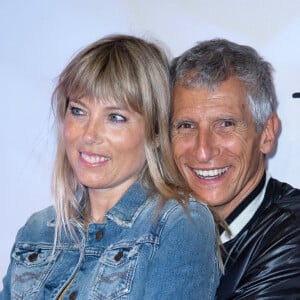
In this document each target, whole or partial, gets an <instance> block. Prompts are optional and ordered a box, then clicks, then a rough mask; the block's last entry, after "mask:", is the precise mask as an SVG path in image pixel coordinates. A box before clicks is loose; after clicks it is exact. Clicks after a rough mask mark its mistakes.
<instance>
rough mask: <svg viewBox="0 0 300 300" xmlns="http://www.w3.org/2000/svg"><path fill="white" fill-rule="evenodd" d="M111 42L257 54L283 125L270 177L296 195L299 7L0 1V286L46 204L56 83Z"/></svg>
mask: <svg viewBox="0 0 300 300" xmlns="http://www.w3.org/2000/svg"><path fill="white" fill-rule="evenodd" d="M110 33H129V34H134V35H138V36H140V37H146V38H151V39H157V40H160V41H162V42H163V43H164V44H165V45H166V46H167V47H168V49H169V51H170V55H171V56H174V55H178V54H180V53H181V52H182V51H184V50H185V49H187V48H189V47H191V46H192V45H194V43H195V42H196V41H198V40H203V39H209V38H215V37H224V38H228V39H231V40H233V41H236V42H239V43H245V44H249V45H251V46H253V47H255V48H256V49H257V50H258V51H259V52H260V54H262V55H263V56H264V57H265V58H266V59H267V60H269V61H270V62H271V63H272V64H273V66H274V68H275V70H276V73H275V82H276V86H277V93H278V98H279V103H280V104H279V115H280V117H281V120H282V123H283V128H282V132H281V135H280V138H279V142H278V149H277V152H276V153H275V155H274V157H273V158H272V159H270V160H269V170H270V171H271V173H272V175H273V176H275V177H277V178H278V179H280V180H283V181H287V182H289V183H291V184H293V185H294V186H297V187H300V176H298V171H299V169H300V158H299V156H298V154H299V153H300V139H299V137H300V134H299V127H300V126H299V119H300V99H298V100H297V99H293V98H292V93H293V92H300V0H292V1H282V0H264V1H261V0H251V1H250V0H249V1H247V0H244V1H243V0H235V1H234V0H226V1H225V0H207V1H205V0H202V1H201V0H169V1H162V0H149V1H146V0H144V1H142V0H140V1H139V0H110V1H101V0H73V1H71V0H69V1H67V0H43V1H40V0H36V1H35V0H27V1H17V0H10V1H4V0H2V1H1V2H0V97H1V100H0V101H1V102H0V103H1V106H0V112H1V114H0V138H1V146H0V154H1V155H0V166H1V169H0V184H1V198H0V199H1V200H0V201H1V210H0V280H1V278H2V277H3V276H4V274H5V272H6V269H7V265H8V263H9V253H10V249H11V246H12V244H13V241H14V238H15V235H16V232H17V230H18V228H19V227H20V226H22V225H23V224H24V222H25V221H26V219H27V218H28V217H29V215H30V214H31V213H33V212H34V211H37V210H39V209H41V208H43V207H45V206H48V205H50V204H51V197H50V181H51V171H52V160H53V156H54V152H55V150H54V149H55V141H54V138H53V129H52V115H51V108H50V97H51V93H52V90H53V87H54V83H55V78H56V76H57V75H58V74H59V72H60V71H61V70H62V69H63V67H64V66H65V65H66V63H67V62H68V61H69V59H70V58H71V56H72V55H73V54H74V53H75V52H77V51H78V50H79V49H80V48H82V47H85V46H87V45H88V44H89V43H91V42H93V41H94V40H96V39H98V38H100V37H102V36H103V35H107V34H110ZM0 286H1V283H0Z"/></svg>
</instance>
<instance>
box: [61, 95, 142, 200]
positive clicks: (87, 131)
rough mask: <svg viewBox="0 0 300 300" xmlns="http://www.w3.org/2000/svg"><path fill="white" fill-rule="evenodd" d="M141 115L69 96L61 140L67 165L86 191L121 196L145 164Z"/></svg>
mask: <svg viewBox="0 0 300 300" xmlns="http://www.w3.org/2000/svg"><path fill="white" fill-rule="evenodd" d="M144 132H145V122H144V118H143V116H141V115H140V114H139V113H137V112H135V111H132V110H131V109H129V108H128V107H125V106H124V107H121V106H119V105H117V104H112V103H108V102H102V101H94V100H90V99H89V98H85V97H83V98H80V99H70V101H69V104H68V108H67V112H66V115H65V120H64V140H65V146H66V153H67V157H68V160H69V162H70V165H71V167H72V169H73V171H74V173H75V175H76V176H77V179H78V180H79V182H80V183H81V184H83V185H84V186H86V187H87V188H88V189H89V193H90V195H91V192H92V193H93V192H95V191H99V192H105V191H109V192H110V193H113V194H114V195H115V196H116V197H120V196H121V195H122V194H123V193H124V192H125V191H126V190H127V189H128V188H129V186H130V185H132V184H133V183H134V182H135V181H136V180H137V179H138V177H139V175H140V172H141V170H142V168H143V166H144V164H145V161H146V158H145V150H144V141H145V137H144V135H145V134H144Z"/></svg>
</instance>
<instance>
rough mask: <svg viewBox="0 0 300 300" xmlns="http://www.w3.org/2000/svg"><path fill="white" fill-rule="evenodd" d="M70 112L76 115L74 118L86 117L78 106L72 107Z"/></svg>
mask: <svg viewBox="0 0 300 300" xmlns="http://www.w3.org/2000/svg"><path fill="white" fill-rule="evenodd" d="M70 111H71V113H72V115H74V116H81V115H84V112H83V110H82V109H80V108H79V107H76V106H71V107H70Z"/></svg>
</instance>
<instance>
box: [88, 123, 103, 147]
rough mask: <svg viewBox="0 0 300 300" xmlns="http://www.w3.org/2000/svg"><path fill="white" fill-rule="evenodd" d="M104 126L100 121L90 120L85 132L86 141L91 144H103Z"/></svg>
mask: <svg viewBox="0 0 300 300" xmlns="http://www.w3.org/2000/svg"><path fill="white" fill-rule="evenodd" d="M103 135H104V126H103V125H102V124H101V121H99V120H93V119H90V120H89V121H88V122H87V124H86V126H85V130H84V140H85V141H86V142H87V143H90V144H95V143H97V144H99V143H102V142H103Z"/></svg>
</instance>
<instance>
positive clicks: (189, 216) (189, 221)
mask: <svg viewBox="0 0 300 300" xmlns="http://www.w3.org/2000/svg"><path fill="white" fill-rule="evenodd" d="M159 215H160V216H159V219H160V221H161V222H163V223H164V222H168V223H169V224H171V226H172V225H173V226H178V223H181V225H182V226H186V227H193V228H194V227H199V226H201V227H204V226H205V227H206V228H207V230H208V231H214V227H215V225H214V219H213V215H212V213H211V211H210V209H209V208H208V206H207V205H206V204H204V203H202V202H200V201H198V200H196V199H195V198H193V197H192V196H190V198H189V201H187V202H185V203H180V202H179V201H178V200H175V199H169V200H168V201H167V202H166V203H165V205H164V206H163V208H162V209H161V212H160V214H159ZM176 224H177V225H176Z"/></svg>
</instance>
